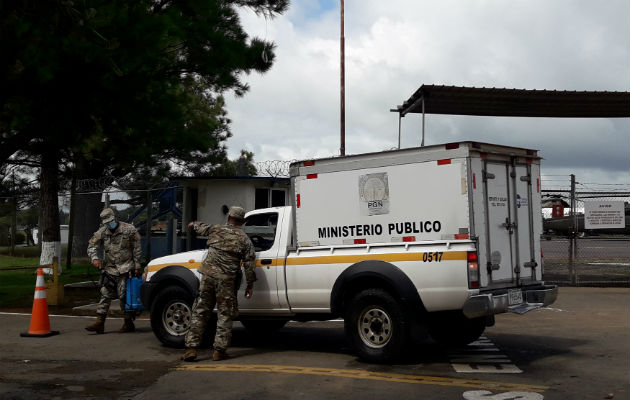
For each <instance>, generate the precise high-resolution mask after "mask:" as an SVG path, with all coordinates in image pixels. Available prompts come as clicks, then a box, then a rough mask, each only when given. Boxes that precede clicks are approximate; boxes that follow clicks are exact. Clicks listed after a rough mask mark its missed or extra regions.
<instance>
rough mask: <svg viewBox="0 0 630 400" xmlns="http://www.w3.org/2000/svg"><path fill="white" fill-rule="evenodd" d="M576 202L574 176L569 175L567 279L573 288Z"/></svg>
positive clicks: (575, 275)
mask: <svg viewBox="0 0 630 400" xmlns="http://www.w3.org/2000/svg"><path fill="white" fill-rule="evenodd" d="M576 203H577V201H576V198H575V175H573V174H571V219H572V225H573V227H572V229H571V230H570V232H569V277H570V279H571V284H572V285H573V286H575V285H577V281H578V278H577V271H576V269H575V256H576V254H577V240H576V238H577V231H578V224H577V204H576Z"/></svg>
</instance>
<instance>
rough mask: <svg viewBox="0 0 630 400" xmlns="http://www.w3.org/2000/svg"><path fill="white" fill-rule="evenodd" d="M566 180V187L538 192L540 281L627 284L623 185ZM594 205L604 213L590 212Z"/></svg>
mask: <svg viewBox="0 0 630 400" xmlns="http://www.w3.org/2000/svg"><path fill="white" fill-rule="evenodd" d="M568 178H570V180H569V179H568V180H567V181H568V182H570V185H569V187H568V188H567V189H543V190H542V197H543V207H544V208H543V231H544V232H543V236H542V238H541V248H542V251H543V262H544V271H545V274H544V278H545V281H546V282H548V283H554V284H558V285H564V286H630V208H629V203H628V202H629V200H630V190H628V189H629V187H628V186H629V185H603V184H584V183H579V182H577V181H576V180H575V176H571V177H568ZM593 189H595V190H593ZM597 189H599V190H597ZM598 208H599V209H604V210H607V211H606V212H605V213H602V212H599V214H598V212H597V211H593V210H596V209H598ZM598 215H599V216H598Z"/></svg>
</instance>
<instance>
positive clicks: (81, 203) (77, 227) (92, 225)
mask: <svg viewBox="0 0 630 400" xmlns="http://www.w3.org/2000/svg"><path fill="white" fill-rule="evenodd" d="M104 168H105V166H104V165H102V163H100V162H97V161H95V160H91V161H87V160H85V159H82V158H77V159H75V170H74V176H75V177H76V179H77V190H76V193H75V195H74V199H73V201H74V203H75V204H74V207H75V208H74V213H75V215H76V218H73V220H72V221H71V223H72V257H78V258H84V257H87V246H88V241H89V240H90V238H91V237H92V235H93V234H94V232H96V231H97V230H98V228H99V227H100V224H101V220H100V218H99V215H100V213H101V211H103V203H102V202H101V198H102V197H103V194H102V189H103V188H101V187H96V186H95V187H92V186H90V185H87V186H86V185H79V184H78V183H79V182H81V181H85V180H92V179H94V180H95V181H96V180H98V179H99V178H100V177H101V176H102V175H103V170H104Z"/></svg>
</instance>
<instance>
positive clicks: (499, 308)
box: [463, 285, 558, 318]
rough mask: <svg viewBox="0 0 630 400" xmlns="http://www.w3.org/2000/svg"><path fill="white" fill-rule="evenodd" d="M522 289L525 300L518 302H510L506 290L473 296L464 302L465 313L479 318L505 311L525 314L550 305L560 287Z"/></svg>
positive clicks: (542, 286) (541, 286) (543, 286)
mask: <svg viewBox="0 0 630 400" xmlns="http://www.w3.org/2000/svg"><path fill="white" fill-rule="evenodd" d="M520 290H521V292H522V295H523V302H522V303H517V304H510V298H509V295H508V292H506V291H503V292H502V293H501V292H499V293H482V294H479V295H475V296H472V297H470V298H469V299H468V300H467V301H466V303H465V304H464V308H463V312H464V315H466V317H468V318H478V317H485V316H489V315H494V314H501V313H504V312H513V313H516V314H525V313H526V312H528V311H531V310H535V309H537V308H541V307H545V306H548V305H549V304H551V303H553V302H554V301H556V298H557V297H558V287H557V286H552V285H540V286H533V287H523V288H520Z"/></svg>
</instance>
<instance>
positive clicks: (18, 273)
mask: <svg viewBox="0 0 630 400" xmlns="http://www.w3.org/2000/svg"><path fill="white" fill-rule="evenodd" d="M6 264H9V265H12V266H16V265H24V266H37V265H38V264H39V258H36V259H20V258H18V257H12V258H10V257H6V256H0V307H2V308H4V307H30V306H31V305H32V304H33V291H34V290H35V280H36V277H37V270H36V269H35V268H31V269H11V270H9V269H6V267H5V265H6ZM98 278H99V274H98V271H97V270H96V269H95V268H94V267H92V266H90V265H87V264H73V265H72V269H71V270H70V271H66V272H64V273H62V274H61V276H60V278H59V279H60V281H61V283H62V284H67V283H75V282H83V281H88V280H98ZM93 297H98V293H96V292H95V293H94V296H93Z"/></svg>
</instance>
